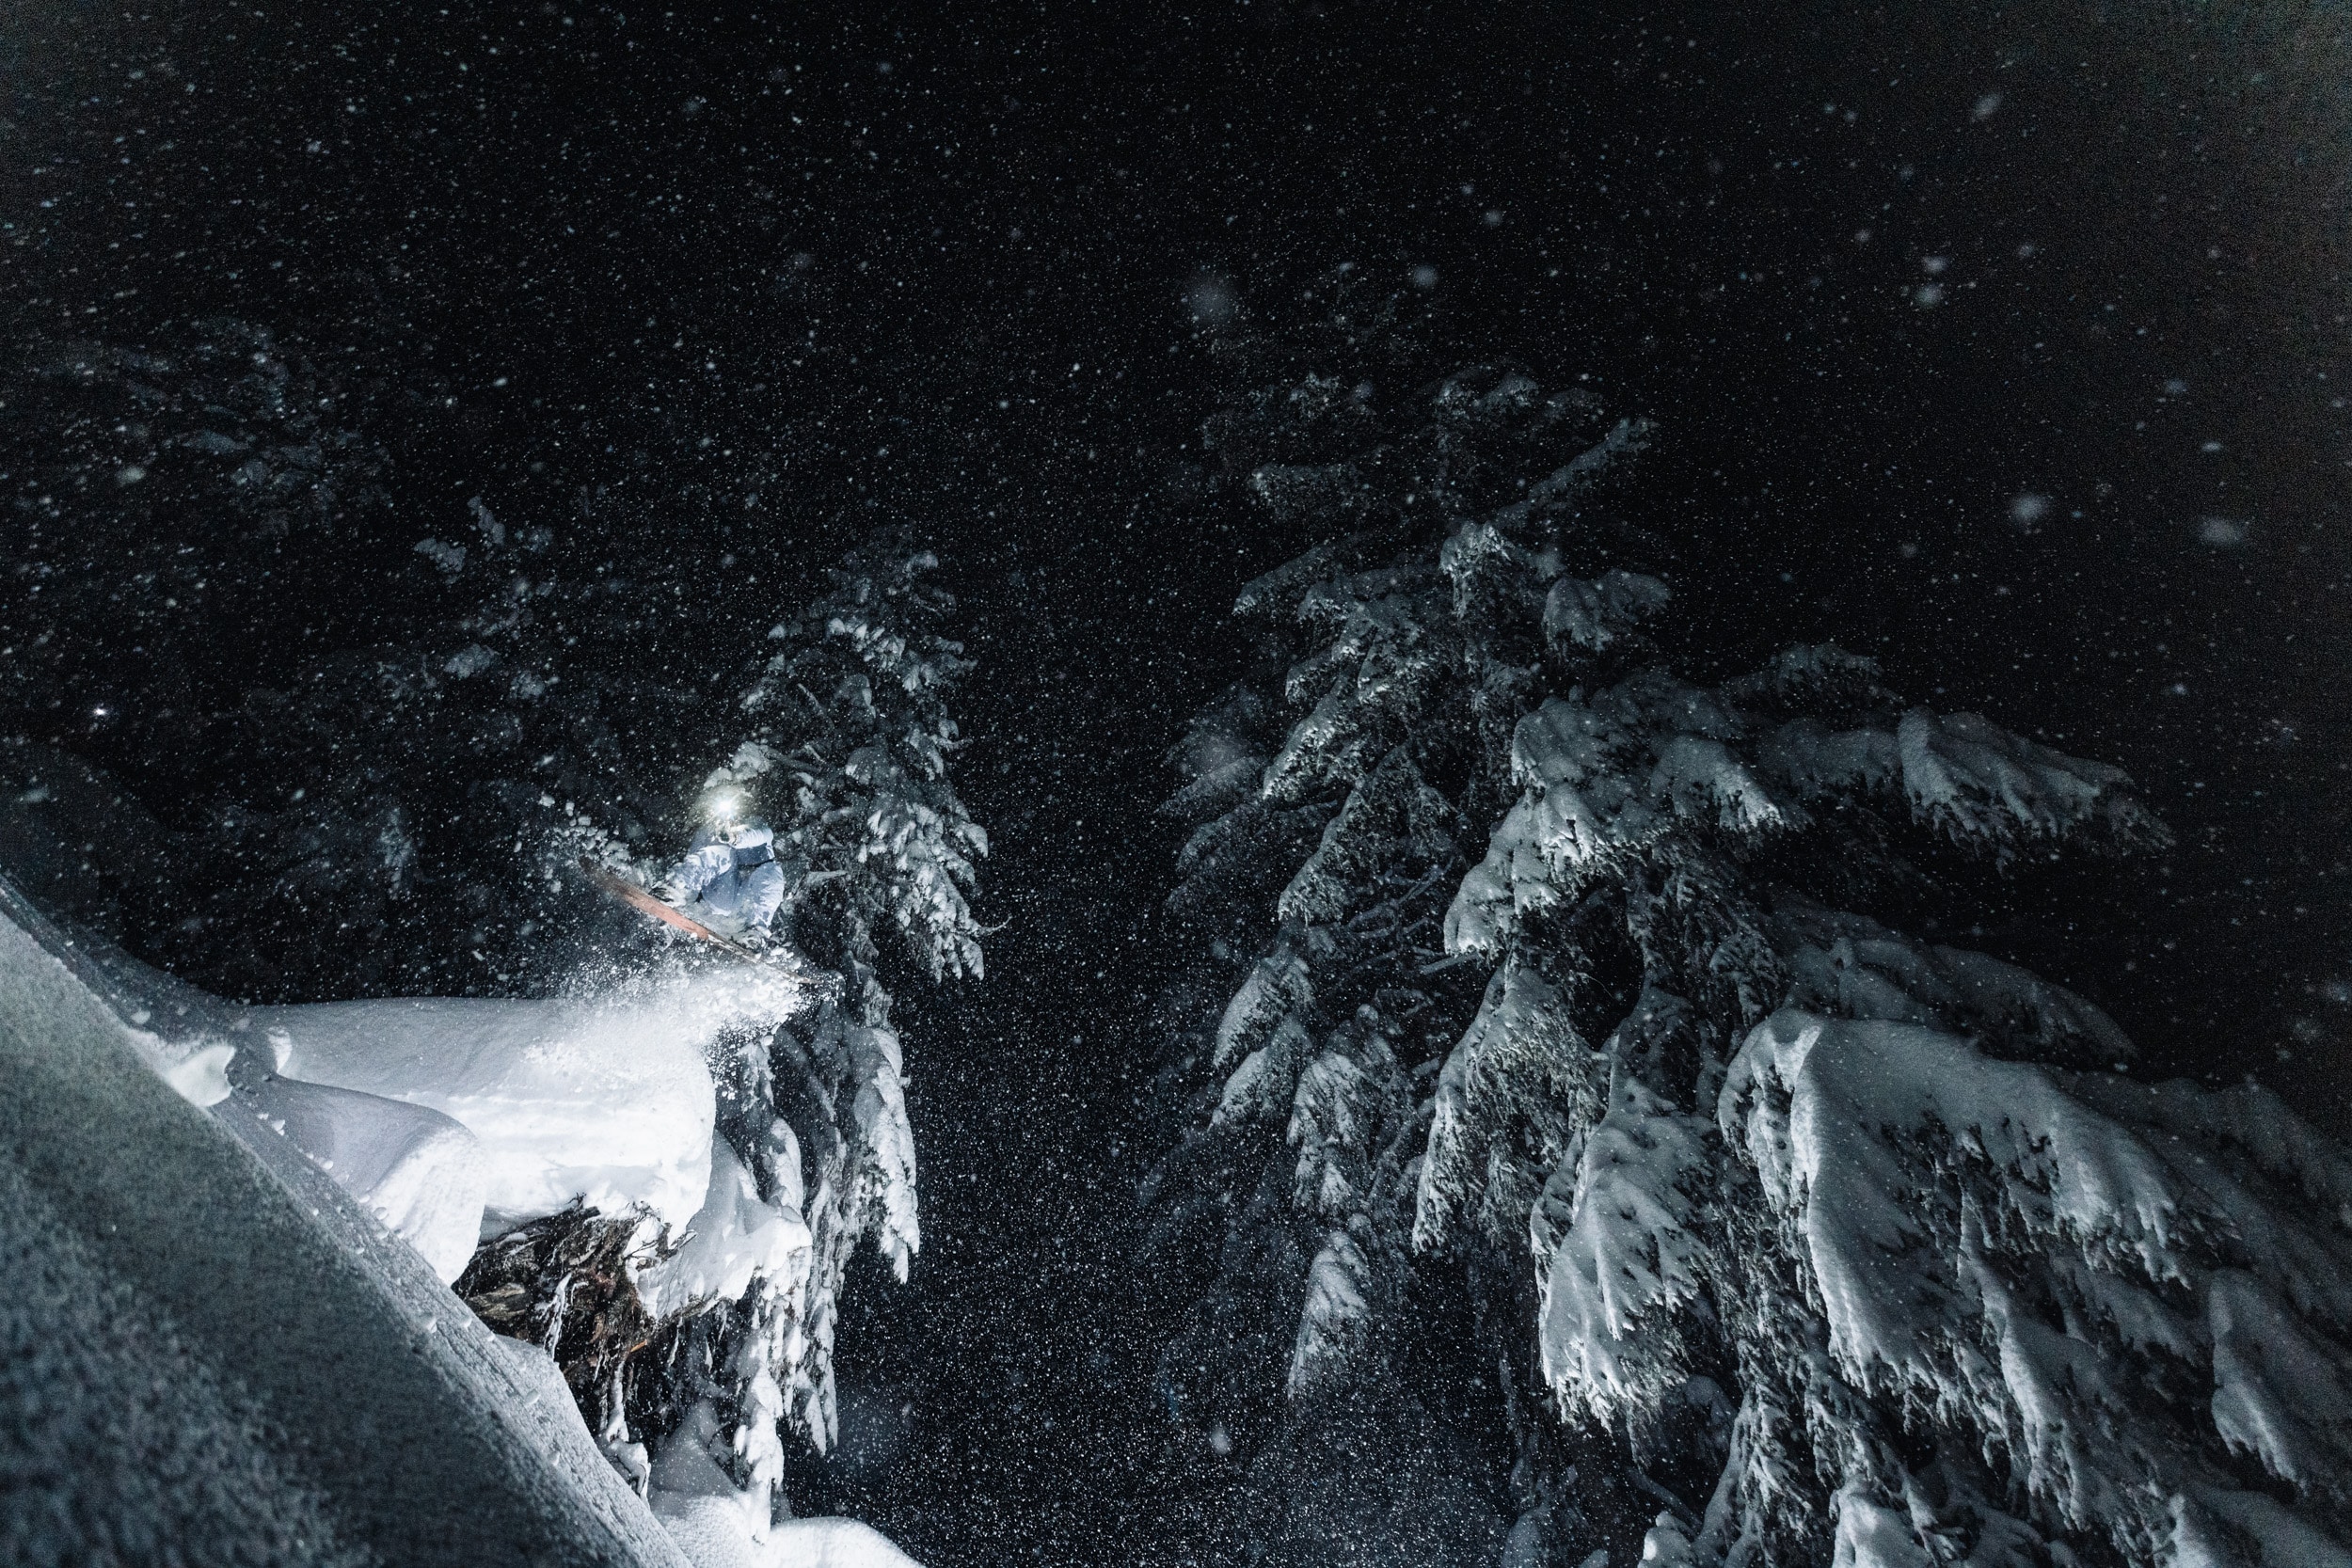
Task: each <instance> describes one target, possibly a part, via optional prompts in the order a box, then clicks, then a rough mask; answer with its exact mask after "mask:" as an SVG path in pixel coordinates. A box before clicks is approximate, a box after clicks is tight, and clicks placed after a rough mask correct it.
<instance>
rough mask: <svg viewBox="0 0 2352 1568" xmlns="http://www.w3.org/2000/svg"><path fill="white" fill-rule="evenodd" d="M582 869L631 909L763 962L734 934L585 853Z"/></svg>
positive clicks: (725, 949)
mask: <svg viewBox="0 0 2352 1568" xmlns="http://www.w3.org/2000/svg"><path fill="white" fill-rule="evenodd" d="M580 871H581V872H582V873H583V874H584V875H585V876H586V877H587V879H589V880H590V881H592V882H594V883H596V886H598V887H600V888H602V889H603V890H604V891H605V892H607V893H609V894H611V895H612V896H613V897H615V898H618V899H619V900H620V901H621V902H622V903H624V904H627V905H628V907H629V908H631V909H633V910H635V911H638V912H639V913H641V914H646V915H651V916H652V917H653V918H654V919H656V920H659V921H660V922H661V924H663V925H664V926H670V927H675V928H676V929H678V930H681V931H684V932H685V933H686V934H687V935H688V936H690V937H695V938H698V939H700V940H701V941H704V942H709V943H711V944H712V945H714V946H716V947H718V948H719V949H720V950H721V951H723V952H726V953H732V954H733V955H735V957H737V958H741V959H742V960H743V961H744V962H745V963H759V962H761V961H762V958H761V956H760V955H759V954H758V953H756V952H754V951H753V950H752V949H751V948H749V947H746V946H744V945H743V943H741V942H737V941H736V940H735V939H734V938H733V937H723V936H721V935H720V934H719V933H718V932H716V931H714V930H712V929H711V928H710V927H707V926H706V925H704V924H703V923H702V922H701V921H699V920H696V919H695V918H694V917H693V916H692V915H690V914H687V913H686V912H684V911H680V910H675V909H672V908H671V907H670V906H669V905H667V904H665V903H663V902H662V901H661V900H660V899H659V898H656V897H655V896H654V895H652V894H650V893H647V892H646V891H645V890H644V888H642V887H639V886H638V885H637V884H636V883H635V882H632V881H629V880H628V879H626V878H623V877H617V876H615V875H613V873H612V872H611V871H610V870H608V869H606V868H605V867H604V866H601V865H598V864H597V863H596V862H594V861H592V860H590V859H588V858H587V857H586V856H584V855H583V856H581V857H580Z"/></svg>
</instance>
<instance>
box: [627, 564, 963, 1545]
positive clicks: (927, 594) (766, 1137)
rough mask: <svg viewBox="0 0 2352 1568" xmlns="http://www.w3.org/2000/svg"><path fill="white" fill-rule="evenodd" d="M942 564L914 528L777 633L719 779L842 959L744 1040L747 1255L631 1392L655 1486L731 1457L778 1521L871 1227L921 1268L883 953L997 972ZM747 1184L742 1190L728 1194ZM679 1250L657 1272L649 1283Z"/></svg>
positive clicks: (811, 1435)
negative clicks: (979, 874)
mask: <svg viewBox="0 0 2352 1568" xmlns="http://www.w3.org/2000/svg"><path fill="white" fill-rule="evenodd" d="M936 565H937V562H936V561H935V560H934V559H933V558H932V557H931V556H930V555H929V554H928V553H924V552H920V551H917V550H915V549H914V548H913V547H912V546H910V545H908V544H907V542H906V541H905V539H904V538H903V536H901V535H898V534H895V533H892V534H883V535H880V536H878V537H877V538H875V539H874V540H873V541H871V542H869V543H868V544H867V545H866V546H864V547H863V548H861V549H859V550H857V551H854V552H852V553H851V554H850V556H849V557H848V558H847V559H846V560H845V561H844V562H843V563H842V565H841V566H840V567H838V568H837V569H835V570H834V571H832V572H831V573H829V574H828V586H827V590H826V592H825V593H823V594H821V595H819V596H818V598H817V599H815V600H814V601H813V602H811V603H810V604H809V605H807V606H806V607H805V608H804V609H803V610H802V611H801V612H800V614H799V615H798V616H797V617H794V618H793V619H790V620H787V621H784V622H780V623H778V624H777V625H776V626H775V627H774V629H773V630H772V631H771V633H770V638H771V641H774V642H775V643H777V644H778V646H777V648H776V649H775V651H774V652H773V653H772V654H771V655H769V656H768V657H765V658H764V659H763V660H762V661H761V662H760V664H759V666H758V669H757V672H756V674H755V678H754V679H753V681H752V683H751V684H750V686H749V688H748V689H746V690H745V691H744V693H743V695H742V698H741V701H740V705H739V707H740V712H741V713H742V715H743V716H744V720H745V723H746V733H745V734H744V736H743V738H742V739H741V740H740V741H739V744H738V745H737V746H736V747H735V749H734V750H733V752H732V753H731V754H730V755H729V757H728V760H727V761H726V762H725V763H723V765H721V766H720V767H718V768H714V769H713V770H711V772H710V773H709V774H708V775H707V777H706V778H705V779H704V781H703V787H704V789H705V790H706V791H707V792H713V793H715V792H721V791H724V792H727V793H729V794H731V795H734V796H737V797H739V800H737V801H735V802H734V809H736V810H739V811H743V812H756V813H758V814H760V815H762V816H766V817H767V818H768V819H769V820H770V822H771V825H772V827H773V829H774V831H775V847H776V857H777V861H778V863H780V864H781V865H782V866H783V868H784V871H785V879H786V902H785V905H784V909H783V911H782V912H781V913H780V914H779V915H778V917H777V920H776V924H775V930H776V934H777V937H778V939H779V941H780V942H784V943H786V944H787V946H788V951H789V956H790V958H791V959H792V960H793V961H798V962H805V963H807V964H809V965H811V966H813V967H815V968H816V969H818V970H819V971H821V972H823V974H822V975H821V976H820V979H819V983H818V985H817V986H816V987H815V990H816V993H817V996H818V1001H817V1003H816V1005H815V1006H812V1007H811V1008H810V1009H809V1010H807V1011H806V1012H804V1013H803V1014H802V1015H801V1016H799V1017H796V1018H794V1019H792V1020H791V1021H789V1022H787V1023H786V1024H784V1025H783V1026H782V1027H781V1028H779V1029H778V1030H776V1031H774V1032H773V1033H772V1034H766V1033H762V1034H757V1035H755V1036H753V1037H747V1038H745V1039H743V1040H741V1041H739V1049H738V1050H737V1052H736V1053H734V1054H733V1055H732V1056H731V1057H730V1058H729V1060H728V1061H727V1062H726V1063H725V1064H724V1078H723V1083H722V1085H721V1112H720V1117H719V1136H720V1142H721V1144H722V1145H723V1149H722V1155H723V1157H722V1158H715V1159H714V1164H713V1174H712V1183H713V1187H712V1192H713V1198H712V1201H711V1204H709V1205H707V1206H706V1209H705V1212H704V1214H703V1215H702V1216H698V1218H697V1220H696V1226H697V1227H701V1226H704V1225H706V1224H709V1225H713V1226H716V1227H721V1228H722V1229H723V1231H724V1233H725V1235H726V1237H727V1244H728V1245H729V1246H730V1247H731V1248H732V1254H731V1255H732V1256H735V1257H738V1258H739V1259H744V1260H745V1262H746V1266H744V1267H741V1268H738V1269H735V1270H733V1271H732V1272H729V1273H725V1274H724V1275H723V1276H722V1275H701V1276H698V1279H699V1285H698V1287H696V1288H694V1289H692V1290H690V1291H688V1292H687V1293H685V1294H684V1295H683V1297H682V1299H671V1296H675V1295H676V1294H677V1292H676V1291H675V1290H674V1291H672V1292H671V1294H670V1296H665V1297H664V1298H663V1299H662V1300H661V1301H660V1303H659V1305H660V1307H663V1309H664V1310H665V1311H666V1312H667V1313H668V1314H669V1318H668V1321H667V1323H666V1324H665V1326H664V1328H663V1330H662V1337H661V1338H658V1339H657V1345H658V1346H660V1347H661V1348H662V1349H663V1351H664V1352H665V1354H666V1359H660V1358H657V1360H656V1362H655V1363H654V1364H653V1365H652V1366H650V1367H649V1368H648V1370H649V1371H651V1372H652V1373H653V1374H654V1375H653V1376H651V1377H650V1378H643V1377H641V1382H642V1383H643V1384H644V1386H641V1387H639V1388H637V1389H635V1390H633V1391H632V1393H631V1395H630V1399H629V1402H628V1408H629V1412H630V1415H631V1417H632V1418H634V1422H635V1425H636V1426H637V1427H638V1428H642V1429H643V1430H642V1431H639V1432H636V1433H632V1434H630V1435H629V1436H628V1439H627V1440H629V1441H642V1440H644V1438H645V1437H647V1436H650V1437H651V1438H652V1439H653V1441H652V1442H651V1444H650V1445H649V1447H650V1448H651V1449H652V1450H653V1453H652V1461H651V1471H650V1479H651V1484H652V1485H653V1486H654V1487H655V1488H656V1489H657V1490H658V1489H660V1487H661V1486H662V1485H663V1478H664V1474H665V1469H664V1466H665V1464H666V1465H669V1466H671V1467H672V1468H673V1469H675V1467H676V1466H678V1465H688V1466H689V1467H693V1466H699V1465H705V1464H708V1465H716V1466H717V1467H718V1470H719V1472H720V1473H723V1474H724V1475H725V1476H727V1477H728V1478H729V1480H730V1481H731V1482H732V1483H733V1484H734V1485H735V1486H736V1487H737V1488H738V1489H739V1491H740V1493H741V1494H742V1495H743V1496H744V1497H745V1499H746V1507H747V1508H749V1509H751V1510H752V1511H753V1512H755V1513H760V1514H761V1516H762V1517H764V1516H765V1511H767V1510H769V1509H771V1507H772V1506H773V1504H774V1502H775V1500H776V1498H777V1497H778V1494H779V1489H780V1487H781V1484H782V1480H783V1459H784V1448H783V1444H784V1440H785V1438H786V1435H787V1433H793V1434H797V1435H798V1436H799V1437H800V1438H801V1439H803V1440H805V1441H807V1442H809V1443H811V1444H813V1445H814V1446H816V1447H817V1448H818V1449H820V1450H821V1449H824V1448H825V1447H827V1446H828V1445H829V1444H830V1443H831V1442H832V1441H833V1439H834V1435H835V1432H836V1426H837V1416H836V1408H835V1401H834V1377H833V1346H834V1327H835V1323H836V1320H837V1316H838V1298H839V1294H840V1291H841V1287H842V1282H843V1278H844V1275H845V1274H846V1271H847V1269H848V1267H849V1263H850V1256H851V1254H852V1253H853V1252H854V1250H855V1249H856V1247H857V1246H858V1245H859V1244H860V1243H863V1242H869V1241H870V1242H871V1243H873V1245H874V1246H875V1247H877V1248H878V1249H879V1250H880V1251H881V1252H882V1254H883V1256H884V1257H886V1258H887V1259H889V1260H890V1263H891V1266H892V1268H893V1269H894V1270H895V1271H896V1273H897V1274H898V1277H899V1278H900V1279H902V1280H903V1279H904V1278H906V1276H907V1270H908V1266H909V1264H910V1262H911V1261H912V1259H913V1256H914V1252H915V1250H916V1249H917V1248H918V1247H919V1246H920V1245H921V1244H922V1233H921V1228H920V1225H919V1222H918V1216H917V1210H916V1198H915V1150H914V1133H913V1130H912V1128H911V1127H910V1125H909V1123H908V1120H907V1106H906V1087H905V1062H904V1058H903V1055H902V1053H901V1049H900V1045H899V1040H898V1034H897V1032H896V1030H895V1029H894V1028H893V1027H892V1024H891V1019H890V1009H891V996H890V992H889V990H887V989H886V988H885V987H884V984H883V981H882V974H881V967H880V966H882V964H883V963H884V962H885V961H886V958H887V956H888V955H889V954H890V953H891V952H893V951H895V952H896V953H897V954H898V956H899V957H900V958H903V959H905V960H906V961H909V962H911V963H913V964H914V966H915V967H916V968H918V969H919V970H921V971H922V972H924V973H925V974H929V975H930V977H932V978H933V979H947V978H958V977H962V976H970V977H973V978H977V977H978V976H979V974H980V973H981V953H980V945H979V941H980V938H981V936H982V935H983V934H984V932H983V929H982V927H980V925H979V923H978V922H977V919H976V918H975V917H974V915H973V913H972V911H971V908H970V906H969V904H968V902H967V895H968V893H969V892H970V890H971V887H972V885H973V879H974V871H973V861H974V860H975V859H976V858H977V857H979V856H982V855H984V854H986V852H987V848H988V839H987V835H986V833H985V832H983V831H982V830H981V828H980V827H979V826H978V825H977V823H975V822H973V821H972V819H971V817H970V816H969V815H968V814H967V813H966V812H965V810H964V808H963V804H962V802H961V800H959V799H958V798H957V795H956V792H955V790H954V788H953V786H952V785H951V784H950V783H949V781H948V777H947V767H948V758H949V757H950V755H951V754H952V753H953V752H955V750H956V749H957V748H958V746H959V744H960V740H959V736H958V733H957V728H956V724H955V721H954V720H952V719H951V718H949V717H948V714H947V706H946V703H947V698H948V695H949V693H950V691H951V689H953V687H954V686H955V684H956V683H957V681H958V680H959V679H960V678H961V676H962V675H963V674H964V673H965V672H966V671H967V670H968V669H969V667H970V666H969V661H967V660H966V659H965V658H964V657H962V648H961V644H959V643H957V642H955V641H951V640H949V639H947V638H946V636H944V635H943V633H942V631H941V626H942V625H943V623H944V622H945V620H946V616H947V614H948V613H949V612H950V611H951V610H953V608H954V600H953V599H952V598H951V597H950V596H949V595H948V594H946V593H945V592H943V591H942V590H940V589H938V588H935V587H933V586H931V585H930V583H928V582H927V581H926V580H925V575H926V574H927V573H929V572H930V571H931V570H933V569H934V568H935V567H936ZM607 847H608V849H609V850H611V851H612V853H613V854H615V855H616V856H618V853H619V851H618V847H617V846H613V845H610V844H608V846H607ZM621 858H625V857H621ZM738 1173H739V1174H738ZM729 1181H739V1186H740V1193H739V1195H738V1194H737V1193H736V1191H735V1190H734V1189H733V1188H729V1189H728V1191H727V1192H726V1193H724V1194H722V1192H721V1188H722V1187H723V1186H726V1184H727V1183H728V1182H729ZM722 1198H723V1199H724V1201H723V1202H722V1201H721V1200H722ZM714 1206H715V1207H714ZM722 1211H723V1212H722ZM673 1240H674V1241H675V1240H676V1239H675V1238H673ZM755 1242H756V1243H757V1244H754V1243H755ZM696 1244H697V1243H696V1242H695V1241H693V1240H689V1241H687V1243H686V1245H687V1247H688V1248H689V1249H690V1250H691V1249H692V1248H693V1247H694V1246H695V1245H696ZM670 1267H671V1265H670V1264H669V1263H667V1262H663V1263H658V1264H654V1265H652V1266H651V1267H650V1268H641V1269H640V1270H639V1281H640V1284H641V1286H642V1285H643V1284H644V1283H645V1282H646V1281H648V1280H652V1281H655V1282H657V1283H658V1282H660V1280H661V1279H662V1278H663V1276H664V1274H665V1271H668V1270H670ZM722 1277H723V1284H717V1283H716V1281H718V1280H719V1279H720V1278H722ZM714 1287H715V1288H714ZM665 1456H666V1457H665Z"/></svg>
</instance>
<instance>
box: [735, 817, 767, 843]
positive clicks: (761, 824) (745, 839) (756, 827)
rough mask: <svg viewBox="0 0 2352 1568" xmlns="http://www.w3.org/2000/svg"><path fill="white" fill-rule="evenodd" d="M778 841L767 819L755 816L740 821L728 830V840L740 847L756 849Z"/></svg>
mask: <svg viewBox="0 0 2352 1568" xmlns="http://www.w3.org/2000/svg"><path fill="white" fill-rule="evenodd" d="M775 841H776V835H775V833H774V832H773V831H772V830H771V829H770V828H769V826H768V824H767V823H766V821H764V820H763V819H761V818H759V817H756V816H753V817H747V818H745V819H744V820H743V821H740V822H738V823H737V824H736V825H735V826H734V827H733V828H732V829H730V830H729V831H728V832H727V842H728V843H730V844H732V845H734V846H735V847H737V848H738V849H755V848H759V847H763V846H766V845H771V844H773V843H774V842H775Z"/></svg>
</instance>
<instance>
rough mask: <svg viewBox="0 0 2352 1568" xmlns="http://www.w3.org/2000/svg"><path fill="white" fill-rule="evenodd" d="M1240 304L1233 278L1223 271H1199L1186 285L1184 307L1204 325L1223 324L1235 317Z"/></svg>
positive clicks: (1193, 317) (1194, 318)
mask: <svg viewBox="0 0 2352 1568" xmlns="http://www.w3.org/2000/svg"><path fill="white" fill-rule="evenodd" d="M1239 305H1240V301H1239V300H1238V299H1237V298H1236V297H1235V296H1234V293H1233V283H1232V279H1231V278H1229V277H1225V276H1224V275H1223V274H1222V273H1216V272H1207V271H1202V272H1197V273H1195V274H1193V275H1192V281H1191V282H1189V283H1186V284H1185V285H1184V308H1185V309H1188V310H1190V311H1191V312H1192V319H1193V320H1194V321H1196V322H1198V323H1200V325H1202V326H1223V325H1225V324H1226V323H1227V322H1230V321H1232V319H1233V312H1234V310H1235V309H1237V308H1238V307H1239Z"/></svg>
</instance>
